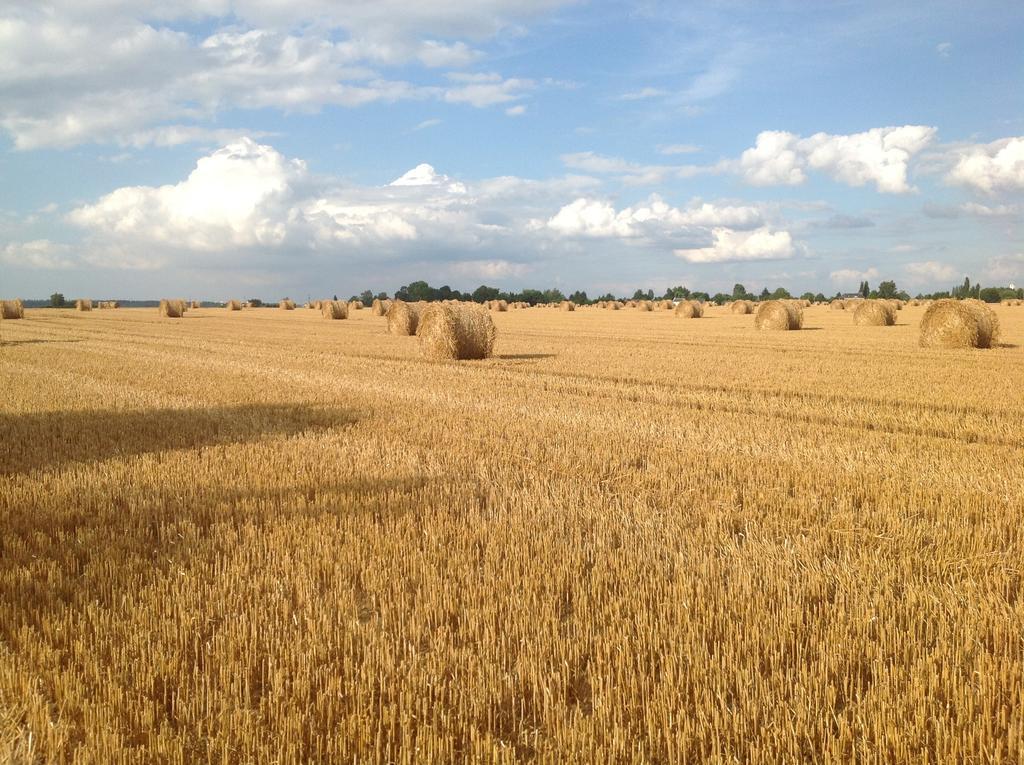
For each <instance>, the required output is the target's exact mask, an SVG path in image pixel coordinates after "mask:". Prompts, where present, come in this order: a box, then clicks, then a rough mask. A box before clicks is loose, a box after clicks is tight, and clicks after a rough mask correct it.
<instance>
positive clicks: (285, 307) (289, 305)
mask: <svg viewBox="0 0 1024 765" xmlns="http://www.w3.org/2000/svg"><path fill="white" fill-rule="evenodd" d="M277 307H278V308H280V309H281V310H282V311H294V310H295V301H294V300H288V299H285V300H282V301H281V302H280V303H278V304H277Z"/></svg>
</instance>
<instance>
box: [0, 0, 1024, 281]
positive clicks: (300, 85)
mask: <svg viewBox="0 0 1024 765" xmlns="http://www.w3.org/2000/svg"><path fill="white" fill-rule="evenodd" d="M165 5H173V10H168V9H167V8H165V7H164V6H165ZM892 5H893V4H890V3H873V2H830V3H809V2H795V1H794V2H739V1H738V0H737V1H735V2H709V3H658V2H644V3H617V2H616V3H613V2H605V3H600V2H560V1H559V0H520V1H519V2H510V1H509V0H482V1H481V0H477V1H476V2H471V1H470V0H449V1H448V2H443V3H442V2H438V1H437V0H423V2H419V3H416V4H415V5H410V4H407V3H403V2H399V1H398V0H381V1H380V2H376V3H373V4H368V3H361V2H360V3H356V2H345V1H334V2H329V1H328V0H291V1H290V2H288V3H282V2H277V0H185V1H184V2H178V3H174V4H165V3H160V2H157V1H156V0H138V1H136V2H132V1H131V0H55V1H53V2H39V1H38V0H32V1H31V2H30V1H29V0H3V1H2V2H0V293H2V294H3V295H5V296H15V295H18V296H22V297H42V296H46V295H48V294H49V293H50V292H53V291H61V292H64V293H65V294H66V295H68V296H77V295H83V296H86V295H88V296H94V297H101V296H109V297H147V298H156V297H161V296H165V295H168V294H180V295H187V296H190V297H197V298H198V297H201V298H204V299H226V298H228V297H243V296H249V295H259V296H263V297H265V298H268V299H273V298H277V297H281V296H284V295H291V296H293V297H300V298H303V297H305V296H307V295H312V296H316V295H318V294H320V293H324V294H327V293H330V294H335V293H337V294H351V293H353V292H358V291H361V290H363V289H367V288H369V289H373V290H374V291H378V290H386V291H389V292H390V291H393V290H395V289H396V288H397V287H399V286H401V285H402V284H404V283H407V282H409V281H412V280H414V279H427V280H428V281H430V282H431V283H432V284H437V285H440V284H449V285H451V286H453V287H456V288H460V289H467V288H472V287H475V286H476V285H478V284H480V283H487V284H492V285H497V286H502V287H505V288H509V289H515V288H521V287H528V286H532V287H540V288H545V287H549V286H559V287H561V288H563V289H577V288H583V289H586V290H588V291H589V292H590V293H591V294H595V293H598V292H604V291H607V290H611V291H613V292H616V293H627V292H628V293H631V292H632V291H633V290H634V289H636V288H638V287H640V288H644V289H646V288H653V289H655V290H656V291H660V290H662V289H664V287H666V286H668V285H670V284H671V285H675V284H686V285H688V286H690V287H691V288H699V289H706V290H709V291H716V290H729V289H731V287H732V284H733V283H734V282H736V281H741V282H743V283H744V284H746V285H747V287H748V288H752V289H759V288H760V287H762V286H768V287H770V288H774V287H775V286H779V285H783V286H786V287H788V288H790V289H791V290H797V291H804V290H807V289H811V290H814V291H819V290H821V291H824V292H826V293H833V292H835V291H838V290H843V291H848V290H852V289H854V288H856V286H857V284H858V283H859V281H860V280H861V279H868V280H869V281H871V282H872V283H876V282H877V281H879V280H881V279H894V280H896V282H897V283H898V284H899V285H900V286H901V287H905V288H906V289H908V290H909V291H911V292H918V291H932V290H935V289H941V288H947V287H948V286H950V285H951V284H953V283H955V282H959V281H962V279H963V277H964V276H965V275H969V276H971V278H972V279H975V280H981V281H982V282H983V283H986V284H1007V283H1016V284H1018V285H1019V284H1022V283H1024V87H1022V85H1024V45H1021V43H1020V41H1021V40H1022V39H1024V7H1022V6H1021V5H1020V4H1019V3H1012V2H1005V3H979V4H973V5H971V6H970V7H969V8H968V7H967V6H965V5H964V4H962V3H953V2H947V3H943V2H928V3H923V2H922V3H902V4H898V7H892Z"/></svg>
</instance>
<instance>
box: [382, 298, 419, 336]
mask: <svg viewBox="0 0 1024 765" xmlns="http://www.w3.org/2000/svg"><path fill="white" fill-rule="evenodd" d="M423 306H424V304H423V303H406V302H405V301H404V300H395V301H393V302H392V303H391V305H390V306H389V307H388V312H387V313H386V314H385V316H386V317H387V320H388V333H389V334H392V335H415V334H416V329H417V327H418V326H419V321H420V314H421V313H423Z"/></svg>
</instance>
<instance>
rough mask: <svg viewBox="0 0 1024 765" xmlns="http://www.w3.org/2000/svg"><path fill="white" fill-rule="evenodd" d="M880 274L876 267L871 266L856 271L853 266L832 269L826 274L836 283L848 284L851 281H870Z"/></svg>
mask: <svg viewBox="0 0 1024 765" xmlns="http://www.w3.org/2000/svg"><path fill="white" fill-rule="evenodd" d="M879 276H881V274H880V273H879V272H878V269H877V268H874V267H871V268H868V269H866V270H864V271H858V270H857V269H855V268H840V269H839V270H838V271H833V272H832V273H830V274H829V275H828V278H829V279H831V280H832V281H833V282H835V283H836V284H850V283H852V282H862V281H870V280H872V279H877V278H879Z"/></svg>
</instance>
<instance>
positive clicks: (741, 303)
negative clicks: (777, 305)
mask: <svg viewBox="0 0 1024 765" xmlns="http://www.w3.org/2000/svg"><path fill="white" fill-rule="evenodd" d="M729 310H730V311H732V312H733V313H738V314H748V313H753V312H754V304H753V303H751V302H750V301H749V300H735V301H733V303H732V305H730V306H729Z"/></svg>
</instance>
